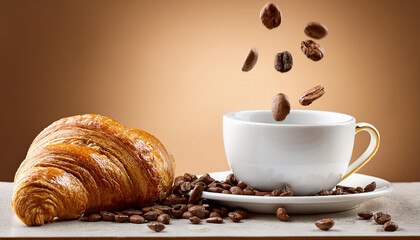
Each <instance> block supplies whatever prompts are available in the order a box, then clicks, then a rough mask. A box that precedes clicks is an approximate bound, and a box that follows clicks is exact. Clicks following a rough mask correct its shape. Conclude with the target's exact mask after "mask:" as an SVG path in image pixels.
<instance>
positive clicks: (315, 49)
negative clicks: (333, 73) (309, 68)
mask: <svg viewBox="0 0 420 240" xmlns="http://www.w3.org/2000/svg"><path fill="white" fill-rule="evenodd" d="M300 49H301V50H302V52H303V53H304V54H305V55H306V56H307V57H308V58H310V59H312V60H314V61H319V60H321V59H322V58H323V57H324V55H325V52H324V48H322V47H321V45H320V44H319V43H317V42H315V41H312V40H306V41H302V43H301V44H300Z"/></svg>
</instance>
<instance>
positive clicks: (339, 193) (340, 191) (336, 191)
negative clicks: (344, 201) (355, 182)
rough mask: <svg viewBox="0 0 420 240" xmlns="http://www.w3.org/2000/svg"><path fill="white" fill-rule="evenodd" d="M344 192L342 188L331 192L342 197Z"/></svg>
mask: <svg viewBox="0 0 420 240" xmlns="http://www.w3.org/2000/svg"><path fill="white" fill-rule="evenodd" d="M343 193H344V191H343V189H342V188H337V189H335V190H334V191H333V195H343Z"/></svg>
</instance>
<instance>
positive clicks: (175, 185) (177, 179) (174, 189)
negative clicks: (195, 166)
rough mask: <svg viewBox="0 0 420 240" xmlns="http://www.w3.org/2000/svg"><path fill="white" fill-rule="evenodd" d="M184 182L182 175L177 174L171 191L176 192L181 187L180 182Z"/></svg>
mask: <svg viewBox="0 0 420 240" xmlns="http://www.w3.org/2000/svg"><path fill="white" fill-rule="evenodd" d="M183 182H185V180H184V176H178V177H176V178H175V179H174V182H173V185H172V192H173V193H174V192H178V190H179V188H180V187H181V184H182V183H183Z"/></svg>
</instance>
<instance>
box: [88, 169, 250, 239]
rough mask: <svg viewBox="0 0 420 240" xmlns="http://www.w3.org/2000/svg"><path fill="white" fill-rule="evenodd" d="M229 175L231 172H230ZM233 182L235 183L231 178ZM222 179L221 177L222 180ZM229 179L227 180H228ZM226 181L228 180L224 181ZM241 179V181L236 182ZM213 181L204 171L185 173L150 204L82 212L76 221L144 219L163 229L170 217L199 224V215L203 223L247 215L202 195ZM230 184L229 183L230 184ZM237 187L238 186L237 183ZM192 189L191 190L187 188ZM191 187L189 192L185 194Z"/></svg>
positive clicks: (237, 218) (130, 221)
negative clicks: (163, 197) (138, 206)
mask: <svg viewBox="0 0 420 240" xmlns="http://www.w3.org/2000/svg"><path fill="white" fill-rule="evenodd" d="M232 177H233V176H232ZM229 181H234V182H235V186H236V185H238V183H237V182H236V180H235V179H234V178H229ZM224 182H225V181H224ZM229 183H231V182H229ZM226 184H228V183H226ZM242 184H244V183H242V182H241V184H239V186H242V187H243V185H242ZM216 185H217V181H215V180H214V179H213V178H211V177H210V175H209V174H204V175H203V176H201V177H200V178H197V176H195V175H193V174H189V173H185V174H184V175H183V176H179V177H176V178H175V180H174V182H173V185H172V189H171V190H172V191H171V194H169V195H168V196H167V197H166V198H165V199H163V200H162V201H160V202H159V203H156V204H154V205H150V206H143V207H142V208H139V209H134V208H133V209H125V210H122V211H112V212H111V211H100V212H99V213H92V214H85V215H83V216H82V217H81V218H80V221H86V222H98V221H111V222H117V223H134V224H142V223H148V225H147V226H148V227H149V228H150V229H151V230H153V231H156V232H160V231H162V230H164V229H165V225H167V224H170V222H171V221H172V220H173V219H189V221H190V222H191V224H199V223H201V222H202V220H203V219H205V220H206V222H207V223H215V224H217V223H222V222H223V221H224V218H227V217H229V218H230V219H231V220H232V222H235V223H238V222H241V220H242V219H246V218H248V213H247V212H246V211H245V210H243V209H231V208H227V207H224V206H221V205H218V204H215V203H214V202H212V201H209V200H206V199H202V198H201V194H202V193H203V191H204V190H208V189H212V188H217V187H218V186H219V185H217V186H216ZM231 185H232V184H231ZM238 189H241V188H239V187H238ZM191 190H192V191H191ZM190 191H191V194H190V195H188V194H189V193H190Z"/></svg>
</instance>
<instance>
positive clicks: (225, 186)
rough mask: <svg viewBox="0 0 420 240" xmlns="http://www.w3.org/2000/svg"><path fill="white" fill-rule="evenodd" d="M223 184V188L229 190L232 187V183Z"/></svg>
mask: <svg viewBox="0 0 420 240" xmlns="http://www.w3.org/2000/svg"><path fill="white" fill-rule="evenodd" d="M221 186H222V188H223V189H225V190H229V189H230V188H231V187H232V185H230V184H227V183H222V184H221Z"/></svg>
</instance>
